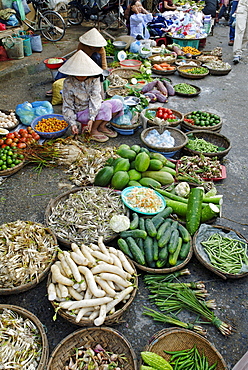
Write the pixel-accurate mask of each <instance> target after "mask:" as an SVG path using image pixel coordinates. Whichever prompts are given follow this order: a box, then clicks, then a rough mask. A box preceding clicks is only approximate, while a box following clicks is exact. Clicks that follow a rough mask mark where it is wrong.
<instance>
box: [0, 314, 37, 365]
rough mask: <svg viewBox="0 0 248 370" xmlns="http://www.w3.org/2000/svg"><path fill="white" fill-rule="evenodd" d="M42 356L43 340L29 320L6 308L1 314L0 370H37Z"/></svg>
mask: <svg viewBox="0 0 248 370" xmlns="http://www.w3.org/2000/svg"><path fill="white" fill-rule="evenodd" d="M41 354H42V340H41V335H40V333H39V330H38V328H37V327H36V325H35V324H34V323H33V322H32V321H31V320H30V319H28V318H24V317H22V316H20V315H19V314H17V313H16V312H14V311H12V310H10V309H8V308H4V309H3V311H2V312H1V314H0V369H13V370H17V369H22V370H35V369H37V368H38V366H39V362H40V359H41Z"/></svg>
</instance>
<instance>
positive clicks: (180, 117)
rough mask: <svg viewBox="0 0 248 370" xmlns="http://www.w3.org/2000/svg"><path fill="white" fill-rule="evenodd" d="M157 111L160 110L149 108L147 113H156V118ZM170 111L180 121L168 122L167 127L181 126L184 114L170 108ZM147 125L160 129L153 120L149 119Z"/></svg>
mask: <svg viewBox="0 0 248 370" xmlns="http://www.w3.org/2000/svg"><path fill="white" fill-rule="evenodd" d="M157 110H158V108H147V109H146V110H145V111H154V112H155V115H154V117H156V113H157ZM170 110H171V111H172V113H173V114H174V115H175V116H176V117H177V118H178V120H177V121H175V122H168V123H167V122H166V126H167V127H168V126H169V127H177V126H178V125H180V124H181V123H182V122H183V118H184V117H183V114H182V113H180V112H179V111H177V110H175V109H171V108H170ZM144 115H145V113H144ZM147 124H148V125H149V126H152V127H155V126H156V127H159V125H158V124H156V123H155V122H153V120H151V119H148V121H147Z"/></svg>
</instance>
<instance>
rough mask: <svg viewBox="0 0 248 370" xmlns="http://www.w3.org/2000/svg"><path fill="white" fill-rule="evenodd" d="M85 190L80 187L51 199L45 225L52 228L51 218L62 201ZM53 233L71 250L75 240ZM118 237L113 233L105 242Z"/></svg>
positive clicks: (46, 211)
mask: <svg viewBox="0 0 248 370" xmlns="http://www.w3.org/2000/svg"><path fill="white" fill-rule="evenodd" d="M85 188H87V187H85V186H83V187H80V188H75V189H72V190H69V191H67V192H65V193H63V194H61V195H59V196H57V197H56V198H54V199H51V200H50V202H49V203H48V205H47V208H46V210H45V223H46V225H47V226H48V227H50V224H49V216H50V215H51V214H52V212H53V209H54V208H55V207H56V206H57V204H58V203H59V202H60V201H64V200H66V199H67V198H68V197H69V196H70V194H74V193H76V192H78V191H81V190H83V189H85ZM102 189H103V188H102ZM105 189H106V191H108V190H113V189H109V188H105ZM116 192H118V190H116ZM119 193H120V192H119ZM126 212H127V214H128V212H129V211H128V210H127V209H126ZM51 229H52V228H51ZM52 231H53V230H52ZM53 232H54V234H55V236H56V238H57V240H58V242H59V244H61V245H62V246H63V247H66V248H70V245H71V243H72V242H73V241H74V240H69V239H65V238H62V237H60V236H58V235H57V234H56V232H55V231H53ZM116 236H117V234H116V233H115V232H114V231H113V232H112V233H111V235H108V236H106V237H105V239H104V242H109V241H111V240H113V239H114V238H115V237H116ZM75 242H76V243H77V241H75ZM92 242H93V241H92Z"/></svg>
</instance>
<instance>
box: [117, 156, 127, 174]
mask: <svg viewBox="0 0 248 370" xmlns="http://www.w3.org/2000/svg"><path fill="white" fill-rule="evenodd" d="M118 159H119V161H118V162H116V163H115V164H114V173H115V172H117V171H128V170H129V168H130V162H129V159H127V158H118Z"/></svg>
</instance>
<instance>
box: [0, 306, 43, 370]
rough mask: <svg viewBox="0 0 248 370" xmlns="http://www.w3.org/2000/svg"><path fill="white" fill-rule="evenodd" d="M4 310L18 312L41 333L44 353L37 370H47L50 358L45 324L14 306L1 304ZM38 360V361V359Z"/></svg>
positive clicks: (1, 309) (0, 309) (24, 310)
mask: <svg viewBox="0 0 248 370" xmlns="http://www.w3.org/2000/svg"><path fill="white" fill-rule="evenodd" d="M4 309H9V310H12V311H14V312H16V314H17V315H19V316H21V317H23V318H24V319H29V320H31V321H32V322H33V323H34V325H35V326H36V328H37V329H38V331H39V334H40V337H41V344H42V353H41V357H40V360H39V362H38V367H36V370H46V369H47V363H48V357H49V350H48V348H49V347H48V340H47V336H46V333H45V329H44V326H43V324H42V323H41V322H40V320H39V319H38V318H37V317H36V316H35V315H34V314H32V313H31V312H29V311H28V310H26V309H24V308H22V307H19V306H14V305H7V304H0V311H1V312H2V311H3V310H4ZM37 360H38V359H37Z"/></svg>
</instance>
